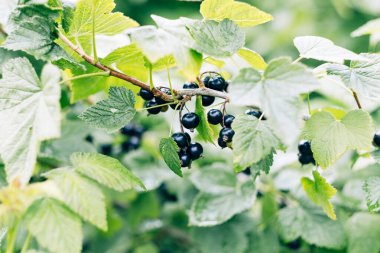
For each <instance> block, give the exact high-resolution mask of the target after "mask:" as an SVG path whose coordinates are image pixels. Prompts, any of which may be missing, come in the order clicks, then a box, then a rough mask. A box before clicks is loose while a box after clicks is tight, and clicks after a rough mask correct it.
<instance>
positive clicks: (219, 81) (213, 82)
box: [205, 76, 226, 91]
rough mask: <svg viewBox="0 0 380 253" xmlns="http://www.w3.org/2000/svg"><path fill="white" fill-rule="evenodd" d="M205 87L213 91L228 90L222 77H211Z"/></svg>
mask: <svg viewBox="0 0 380 253" xmlns="http://www.w3.org/2000/svg"><path fill="white" fill-rule="evenodd" d="M205 86H206V87H207V88H210V89H213V90H217V91H223V90H224V89H225V88H226V81H225V80H224V78H223V77H221V76H213V77H210V79H209V80H208V82H207V85H206V84H205Z"/></svg>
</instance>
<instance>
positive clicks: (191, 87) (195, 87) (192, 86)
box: [183, 82, 199, 89]
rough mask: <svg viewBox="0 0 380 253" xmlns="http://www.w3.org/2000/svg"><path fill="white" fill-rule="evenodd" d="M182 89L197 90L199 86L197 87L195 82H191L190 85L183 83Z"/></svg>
mask: <svg viewBox="0 0 380 253" xmlns="http://www.w3.org/2000/svg"><path fill="white" fill-rule="evenodd" d="M183 88H184V89H198V88H199V86H198V84H197V83H195V82H191V83H185V84H184V85H183Z"/></svg>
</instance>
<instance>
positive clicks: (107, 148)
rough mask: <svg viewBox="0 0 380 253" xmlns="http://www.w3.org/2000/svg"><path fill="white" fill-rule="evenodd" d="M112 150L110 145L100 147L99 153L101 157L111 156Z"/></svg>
mask: <svg viewBox="0 0 380 253" xmlns="http://www.w3.org/2000/svg"><path fill="white" fill-rule="evenodd" d="M112 150H113V148H112V144H103V145H100V153H101V154H103V155H107V156H110V155H112Z"/></svg>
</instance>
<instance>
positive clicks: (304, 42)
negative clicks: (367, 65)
mask: <svg viewBox="0 0 380 253" xmlns="http://www.w3.org/2000/svg"><path fill="white" fill-rule="evenodd" d="M294 45H295V47H296V48H297V49H298V51H299V53H300V57H302V58H308V59H316V60H320V61H327V62H336V63H343V62H344V60H353V61H367V59H366V58H364V57H362V56H360V55H358V54H355V53H354V52H351V51H349V50H347V49H345V48H342V47H339V46H336V45H334V43H333V42H332V41H331V40H328V39H325V38H322V37H317V36H302V37H296V38H295V39H294Z"/></svg>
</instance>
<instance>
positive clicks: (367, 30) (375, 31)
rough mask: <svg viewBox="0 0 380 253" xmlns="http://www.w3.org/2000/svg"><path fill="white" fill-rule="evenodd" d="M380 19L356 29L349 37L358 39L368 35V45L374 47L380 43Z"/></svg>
mask: <svg viewBox="0 0 380 253" xmlns="http://www.w3.org/2000/svg"><path fill="white" fill-rule="evenodd" d="M379 27H380V18H377V19H373V20H370V21H368V22H367V23H365V24H364V25H362V26H361V27H359V28H358V29H356V30H355V31H353V32H352V33H351V36H353V37H358V36H363V35H370V44H371V45H372V46H374V45H376V44H377V43H379V41H380V36H379V35H380V28H379Z"/></svg>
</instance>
